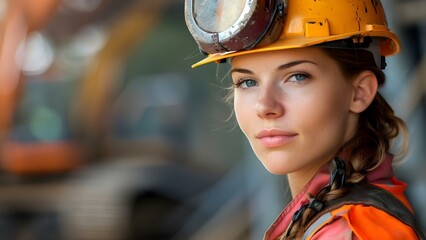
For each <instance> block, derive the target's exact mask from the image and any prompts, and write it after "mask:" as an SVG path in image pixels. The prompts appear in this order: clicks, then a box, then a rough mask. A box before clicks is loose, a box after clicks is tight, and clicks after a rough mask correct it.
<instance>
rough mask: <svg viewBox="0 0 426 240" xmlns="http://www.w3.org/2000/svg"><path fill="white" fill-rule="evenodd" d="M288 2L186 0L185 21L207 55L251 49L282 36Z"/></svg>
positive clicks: (263, 0) (274, 0) (281, 0)
mask: <svg viewBox="0 0 426 240" xmlns="http://www.w3.org/2000/svg"><path fill="white" fill-rule="evenodd" d="M286 10H287V0H257V1H256V0H185V20H186V24H187V26H188V29H189V31H190V33H191V34H192V36H193V37H194V39H195V41H196V42H197V43H198V46H199V48H200V50H201V51H202V52H204V53H206V54H213V53H224V52H234V51H240V50H248V49H251V48H253V47H255V46H262V45H266V44H270V43H272V42H275V41H276V40H277V39H278V38H279V37H280V35H281V32H282V29H283V24H284V19H283V18H284V17H285V14H286Z"/></svg>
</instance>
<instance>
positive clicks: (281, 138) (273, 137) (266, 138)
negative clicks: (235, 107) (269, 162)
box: [256, 129, 297, 148]
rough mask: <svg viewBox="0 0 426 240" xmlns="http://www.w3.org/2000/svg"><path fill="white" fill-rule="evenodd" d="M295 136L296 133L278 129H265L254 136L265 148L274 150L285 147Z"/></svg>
mask: <svg viewBox="0 0 426 240" xmlns="http://www.w3.org/2000/svg"><path fill="white" fill-rule="evenodd" d="M296 136H297V133H293V132H287V131H282V130H278V129H265V130H262V131H260V132H259V133H258V134H256V139H259V141H260V143H261V144H262V145H263V146H264V147H266V148H274V147H280V146H282V145H285V144H287V143H289V142H291V141H293V139H294V138H295V137H296Z"/></svg>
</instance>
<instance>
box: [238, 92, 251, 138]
mask: <svg viewBox="0 0 426 240" xmlns="http://www.w3.org/2000/svg"><path fill="white" fill-rule="evenodd" d="M244 103H245V102H244V101H242V100H241V99H240V97H239V96H238V94H235V95H234V111H235V118H236V119H237V122H238V125H239V126H240V129H241V130H242V131H243V133H244V134H246V130H245V129H246V128H247V127H246V125H247V124H248V119H249V117H248V116H247V115H248V111H250V109H251V108H253V106H251V107H250V106H248V104H244Z"/></svg>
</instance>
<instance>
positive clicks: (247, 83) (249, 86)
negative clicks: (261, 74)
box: [235, 79, 257, 88]
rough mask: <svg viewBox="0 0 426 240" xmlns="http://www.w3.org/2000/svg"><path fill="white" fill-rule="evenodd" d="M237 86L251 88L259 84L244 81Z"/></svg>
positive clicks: (249, 80) (247, 80)
mask: <svg viewBox="0 0 426 240" xmlns="http://www.w3.org/2000/svg"><path fill="white" fill-rule="evenodd" d="M235 86H236V87H241V88H251V87H255V86H257V82H256V81H255V80H253V79H245V80H244V79H243V80H240V81H239V82H238V83H236V84H235Z"/></svg>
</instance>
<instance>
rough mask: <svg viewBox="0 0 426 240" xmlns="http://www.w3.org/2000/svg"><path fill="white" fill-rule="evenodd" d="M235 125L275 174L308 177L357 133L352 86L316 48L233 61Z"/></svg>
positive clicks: (266, 54)
mask: <svg viewBox="0 0 426 240" xmlns="http://www.w3.org/2000/svg"><path fill="white" fill-rule="evenodd" d="M231 74H232V81H233V83H234V86H235V90H234V97H235V98H234V107H235V112H236V117H237V121H238V124H239V126H240V128H241V129H242V131H243V132H244V134H245V135H246V137H247V139H248V140H249V142H250V144H251V146H252V148H253V150H254V152H255V153H256V155H257V157H258V158H259V159H260V160H261V162H262V163H263V165H264V166H265V167H266V168H267V169H268V170H269V171H270V172H271V173H274V174H287V173H296V172H298V173H301V174H305V175H306V174H308V175H312V173H315V172H316V171H317V170H318V168H319V167H320V166H321V165H323V164H325V163H326V162H327V161H328V160H330V159H331V158H333V157H334V156H335V154H336V153H337V151H338V150H339V148H340V147H341V146H342V144H343V143H345V142H346V141H347V140H349V139H350V137H352V136H353V134H354V133H355V128H356V124H357V116H356V115H355V114H352V113H351V112H350V110H349V104H350V103H351V99H352V98H353V96H354V90H353V89H354V88H353V87H352V84H351V83H350V81H348V80H347V79H345V78H344V77H343V75H342V73H341V72H340V69H339V67H338V65H337V63H336V62H335V61H334V60H333V59H331V58H330V57H329V56H327V55H326V54H325V53H324V52H323V50H321V49H319V48H301V49H290V50H282V51H271V52H263V53H255V54H248V55H243V56H237V57H234V58H233V60H232V73H231Z"/></svg>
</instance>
